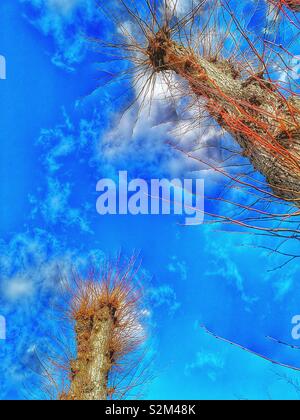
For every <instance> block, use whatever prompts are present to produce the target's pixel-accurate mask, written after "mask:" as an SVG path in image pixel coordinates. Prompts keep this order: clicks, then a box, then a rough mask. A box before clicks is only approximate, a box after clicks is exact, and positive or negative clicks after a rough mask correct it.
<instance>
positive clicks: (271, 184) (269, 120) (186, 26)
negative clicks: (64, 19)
mask: <svg viewBox="0 0 300 420" xmlns="http://www.w3.org/2000/svg"><path fill="white" fill-rule="evenodd" d="M181 3H182V2H180V1H178V0H161V1H151V0H144V1H142V2H139V4H137V3H135V2H126V1H125V0H120V1H119V2H118V4H119V6H120V7H122V8H123V12H122V16H123V23H122V22H120V20H118V19H116V20H117V22H118V25H119V28H118V29H119V30H118V32H119V33H118V34H116V37H115V39H117V38H118V37H119V39H120V41H119V42H117V41H114V42H113V43H111V44H106V46H107V47H108V48H109V54H111V56H113V58H114V59H115V60H117V59H119V58H120V57H119V55H118V53H120V55H121V57H122V58H123V59H125V60H126V61H127V62H128V61H130V62H132V64H133V66H132V70H131V71H132V73H131V74H132V78H133V83H134V86H139V94H138V95H137V96H138V98H137V100H139V101H140V103H141V104H142V105H143V104H145V101H147V100H148V98H149V96H150V97H151V92H152V91H153V86H154V84H155V81H156V80H158V79H160V80H163V81H164V82H165V85H166V86H167V88H169V92H170V96H172V98H171V99H174V97H176V100H177V99H178V98H181V99H182V100H183V101H186V103H188V104H189V105H188V106H189V109H193V114H192V115H193V120H194V123H197V124H199V125H200V124H201V118H202V116H203V111H205V113H206V117H205V118H207V117H209V118H210V121H211V124H212V123H214V124H217V125H218V126H219V127H221V129H223V130H224V133H225V132H226V133H228V134H230V135H231V138H232V139H234V140H235V143H224V144H219V145H218V147H221V148H222V149H223V152H224V157H223V161H222V162H220V161H212V160H211V159H206V157H205V155H203V154H202V155H201V156H200V157H199V155H197V154H196V153H194V150H186V149H185V148H184V147H182V146H178V145H173V146H174V147H175V148H177V149H178V150H179V151H180V152H182V153H184V154H186V155H187V156H188V157H189V158H190V159H193V160H194V161H196V162H199V163H201V164H202V165H206V166H207V167H208V168H209V169H210V170H211V171H214V172H215V173H217V174H218V175H222V176H224V179H226V184H225V186H226V191H231V192H232V191H234V193H235V194H234V195H233V196H232V195H230V194H229V195H227V196H223V197H219V196H218V197H209V198H207V200H211V201H212V202H214V203H215V202H216V201H217V202H218V207H214V206H212V207H209V208H210V210H208V211H207V215H208V216H211V219H212V221H213V222H223V223H226V224H234V225H237V226H240V227H245V228H250V229H254V230H255V231H256V232H257V231H258V232H259V233H260V234H262V235H268V236H269V235H271V236H273V237H276V238H281V239H283V240H285V239H287V238H289V239H297V240H298V239H299V234H300V230H299V229H298V222H299V214H300V213H299V207H300V98H299V86H298V81H297V80H298V79H297V74H296V72H295V69H296V68H297V63H298V58H297V57H298V56H297V51H296V49H297V45H298V35H299V26H298V20H297V14H294V11H296V10H297V3H298V2H292V1H285V2H277V1H276V0H274V1H273V0H271V1H270V2H262V1H260V0H257V1H254V2H249V4H248V3H247V4H244V2H243V5H240V4H239V2H236V1H235V0H234V1H231V2H230V1H227V0H226V1H219V0H202V1H192V0H191V1H189V2H185V3H184V4H185V5H186V4H187V3H189V5H190V6H189V9H182V4H181ZM262 3H264V8H265V15H266V19H265V25H263V27H261V28H259V29H258V27H254V26H253V24H252V26H251V25H250V24H249V21H250V20H253V19H254V18H252V19H250V17H249V15H248V14H247V13H246V12H247V9H246V6H249V7H250V6H251V5H253V8H252V9H251V10H252V11H253V10H256V9H258V8H259V7H261V4H262ZM270 3H271V5H270ZM283 3H285V6H284V5H283ZM274 6H278V7H279V12H280V13H278V10H277V8H276V7H274ZM103 9H105V6H104V5H103ZM291 9H293V10H291ZM179 10H180V12H179ZM182 10H184V12H182ZM281 12H282V13H281ZM253 13H254V12H253ZM125 16H127V17H125ZM257 19H258V18H257ZM281 27H283V28H285V29H284V30H281V29H280V28H281ZM117 52H118V53H117ZM129 75H130V70H128V69H126V71H125V72H124V77H126V78H128V76H129ZM174 92H175V93H174ZM195 109H197V110H198V111H199V112H198V113H197V112H195ZM189 124H190V126H192V124H193V122H191V121H189ZM203 125H204V123H203ZM187 130H188V124H187ZM199 144H200V146H202V147H203V148H204V147H205V144H202V145H201V139H199ZM199 144H196V145H195V150H196V149H199ZM209 147H211V145H210V146H209ZM221 200H222V204H223V205H222V206H221V204H220V201H221ZM224 205H225V208H224ZM282 243H284V241H283V242H282ZM274 248H275V247H274ZM277 251H278V252H280V246H279V248H277ZM282 253H283V254H284V251H282ZM288 256H289V257H290V258H291V259H293V258H294V257H295V258H296V257H298V254H296V255H289V254H288Z"/></svg>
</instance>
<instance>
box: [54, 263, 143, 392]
mask: <svg viewBox="0 0 300 420" xmlns="http://www.w3.org/2000/svg"><path fill="white" fill-rule="evenodd" d="M135 265H136V262H135V258H132V260H131V261H130V262H129V263H128V265H126V266H125V267H124V266H123V265H122V264H121V263H120V261H118V262H115V263H107V266H106V267H105V268H102V269H101V272H100V273H96V272H95V271H92V272H90V274H89V276H88V278H87V279H82V278H81V276H79V275H74V279H73V280H72V281H71V282H69V281H68V284H67V290H68V295H69V299H68V302H69V303H68V309H67V313H66V315H67V320H68V322H69V323H71V325H74V328H75V330H74V331H75V337H76V349H75V354H74V356H73V357H72V358H70V359H69V360H68V361H67V362H66V363H65V364H64V365H63V366H64V367H63V370H64V372H65V373H64V377H65V376H66V374H67V376H68V380H64V384H63V391H60V392H59V399H60V400H106V399H123V398H125V397H128V396H130V395H131V396H134V395H138V392H139V391H138V388H139V387H141V386H142V385H143V384H144V383H145V381H146V379H147V378H146V364H145V363H144V360H145V358H144V342H145V338H146V335H145V327H144V326H143V325H142V322H143V321H144V320H143V319H142V318H143V316H142V313H143V311H142V306H141V299H142V293H141V289H140V288H139V287H138V285H137V281H136V276H137V273H138V271H137V270H138V269H137V268H136V267H135ZM61 386H62V385H61ZM135 388H137V391H136V394H135V391H134V390H135Z"/></svg>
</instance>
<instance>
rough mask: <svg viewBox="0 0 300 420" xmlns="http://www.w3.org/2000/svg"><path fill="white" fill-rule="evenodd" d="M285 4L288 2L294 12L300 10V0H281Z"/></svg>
mask: <svg viewBox="0 0 300 420" xmlns="http://www.w3.org/2000/svg"><path fill="white" fill-rule="evenodd" d="M281 2H282V3H283V4H286V5H287V6H288V7H289V8H290V9H292V10H293V11H294V12H300V0H285V1H283V0H281Z"/></svg>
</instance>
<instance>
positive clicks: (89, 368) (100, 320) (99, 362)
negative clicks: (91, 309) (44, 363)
mask: <svg viewBox="0 0 300 420" xmlns="http://www.w3.org/2000/svg"><path fill="white" fill-rule="evenodd" d="M113 328H114V315H113V313H112V311H111V309H110V308H109V306H105V307H102V308H100V309H99V311H98V312H96V313H95V314H93V315H91V317H87V316H84V317H78V319H77V320H76V327H75V331H76V340H77V359H76V360H74V361H72V362H71V376H72V377H71V386H70V390H69V392H68V394H67V395H65V396H62V398H61V399H67V400H106V399H107V396H108V388H107V387H108V374H109V371H110V369H111V367H112V360H111V358H112V356H111V354H110V353H111V352H110V344H111V340H112V334H113Z"/></svg>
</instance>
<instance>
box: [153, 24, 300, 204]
mask: <svg viewBox="0 0 300 420" xmlns="http://www.w3.org/2000/svg"><path fill="white" fill-rule="evenodd" d="M148 56H149V58H150V61H151V64H152V66H153V67H154V70H155V71H157V72H162V71H173V72H175V73H176V74H177V75H179V76H180V77H182V78H183V79H185V80H186V81H187V82H188V83H189V86H190V88H191V90H192V92H193V93H194V94H195V95H196V96H198V97H203V98H205V99H206V106H207V110H208V111H209V113H210V115H211V116H212V117H213V118H214V119H215V120H216V121H217V122H218V123H219V124H220V126H221V127H222V128H224V129H225V130H226V131H228V132H229V133H230V134H231V135H232V136H233V137H234V138H235V139H236V141H237V142H238V144H239V145H240V146H241V148H242V151H243V155H245V156H247V157H248V158H249V160H250V162H251V163H252V165H253V166H254V168H255V169H256V170H258V171H259V172H260V173H261V174H262V175H263V176H264V177H265V178H266V180H267V182H268V184H269V186H270V188H271V190H272V191H273V194H274V195H275V196H276V197H278V198H282V199H284V200H287V201H291V202H293V203H294V204H296V205H297V206H298V207H300V100H299V99H298V98H296V97H291V98H290V99H289V100H287V99H286V98H284V96H283V95H281V93H280V92H279V90H278V89H276V86H275V85H274V84H272V83H271V82H269V81H267V80H265V79H264V77H263V73H260V74H256V75H253V76H252V77H249V78H247V79H246V78H243V77H242V76H241V74H240V73H239V71H238V70H237V69H235V67H234V65H232V64H231V63H229V62H227V61H225V60H224V61H221V60H220V61H217V60H215V61H209V60H207V59H205V58H203V57H200V56H198V55H196V54H195V52H194V51H192V50H191V49H189V48H186V47H184V46H182V45H179V44H178V43H176V42H175V41H173V40H172V39H171V34H170V31H169V30H168V29H167V28H163V29H162V30H160V31H159V32H158V33H157V34H156V36H155V37H153V39H152V40H150V43H149V47H148Z"/></svg>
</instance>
